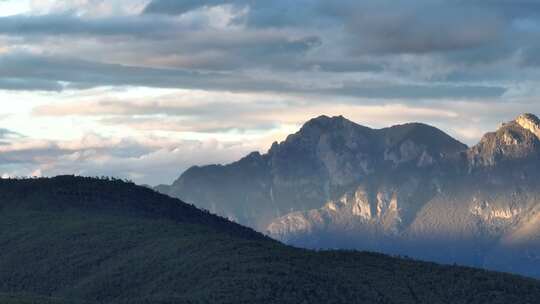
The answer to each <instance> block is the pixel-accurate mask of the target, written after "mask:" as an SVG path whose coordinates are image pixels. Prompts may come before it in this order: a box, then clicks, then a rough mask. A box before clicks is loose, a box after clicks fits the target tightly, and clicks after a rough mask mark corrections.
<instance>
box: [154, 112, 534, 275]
mask: <svg viewBox="0 0 540 304" xmlns="http://www.w3.org/2000/svg"><path fill="white" fill-rule="evenodd" d="M539 134H540V120H539V119H538V118H537V117H536V116H534V115H532V114H523V115H520V116H519V117H517V118H516V119H514V120H512V121H510V122H507V123H504V124H502V125H501V126H500V128H499V129H498V130H496V131H495V132H490V133H487V134H486V135H484V136H483V137H482V139H481V141H480V142H479V143H478V144H477V145H475V146H473V147H471V148H468V147H467V146H465V145H464V144H462V143H460V142H459V141H457V140H455V139H453V138H452V137H450V136H448V135H447V134H445V133H444V132H442V131H441V130H439V129H437V128H434V127H431V126H428V125H425V124H421V123H409V124H403V125H397V126H393V127H389V128H383V129H372V128H368V127H364V126H361V125H358V124H356V123H354V122H351V121H349V120H347V119H345V118H343V117H342V116H338V117H327V116H320V117H317V118H315V119H312V120H310V121H308V122H307V123H306V124H305V125H304V126H302V128H301V129H300V130H299V131H298V132H297V133H295V134H292V135H289V136H288V137H287V138H286V140H285V141H283V142H281V143H274V144H273V145H272V147H271V149H270V150H269V151H268V153H266V154H262V155H261V154H259V153H253V154H250V155H249V156H248V157H246V158H244V159H242V160H240V161H238V162H235V163H232V164H229V165H225V166H205V167H194V168H191V169H189V170H187V171H186V172H185V173H184V174H182V176H181V177H180V178H179V179H178V180H177V181H175V182H174V184H173V185H172V186H167V187H163V188H161V190H162V191H164V192H165V193H167V194H169V195H173V196H177V197H180V198H182V199H184V200H186V201H189V202H193V203H195V204H196V205H197V206H199V207H202V208H206V209H209V210H211V211H212V212H216V213H218V214H221V215H223V216H226V217H228V218H230V219H233V220H235V221H237V222H239V223H243V224H245V225H248V226H250V227H253V228H255V229H257V230H259V231H262V232H265V233H267V234H268V235H270V236H272V237H273V238H276V239H279V240H282V241H284V242H286V243H289V244H293V245H296V246H300V247H307V248H348V249H363V250H373V251H380V252H385V253H391V254H402V255H409V256H412V257H416V258H422V259H427V260H432V261H437V262H444V263H460V264H465V265H472V266H480V267H487V268H490V269H497V270H504V271H511V272H516V273H522V274H527V275H532V276H536V277H540V267H539V266H538V265H539V264H538V261H539V259H540V258H539V257H540V216H539V214H540V159H539V157H540V139H539V137H538V136H539ZM510 256H511V257H513V258H512V259H511V260H509V258H508V257H510Z"/></svg>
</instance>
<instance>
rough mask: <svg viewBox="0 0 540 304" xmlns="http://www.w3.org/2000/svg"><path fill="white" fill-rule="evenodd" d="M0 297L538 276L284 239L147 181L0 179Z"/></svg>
mask: <svg viewBox="0 0 540 304" xmlns="http://www.w3.org/2000/svg"><path fill="white" fill-rule="evenodd" d="M0 244H2V250H1V251H0V303H6V304H30V303H32V304H33V303H39V304H42V303H50V304H94V303H95V304H97V303H100V304H116V303H129V304H133V303H135V304H138V303H140V304H143V303H144V304H166V303H246V304H247V303H250V304H251V303H265V304H266V303H280V304H281V303H291V304H293V303H294V304H296V303H315V304H317V303H321V304H322V303H404V304H408V303H426V304H427V303H472V304H475V303H487V302H486V301H489V303H495V304H497V303H500V304H504V303H516V304H520V303H523V304H526V303H536V302H537V301H538V299H540V282H539V281H537V280H534V279H528V278H523V277H519V276H514V275H509V274H503V273H495V272H488V271H484V270H479V269H472V268H465V267H457V266H440V265H435V264H432V263H426V262H418V261H413V260H410V259H402V258H395V257H389V256H384V255H381V254H375V253H366V252H346V251H324V252H315V251H309V250H304V249H298V248H293V247H289V246H286V245H284V244H281V243H279V242H276V241H274V240H271V239H270V238H268V237H266V236H264V235H262V234H260V233H257V232H255V231H253V230H251V229H249V228H245V227H242V226H240V225H238V224H235V223H232V222H229V221H227V220H226V219H223V218H220V217H217V216H214V215H212V214H209V213H207V212H204V211H201V210H198V209H196V208H195V207H193V206H191V205H187V204H185V203H183V202H182V201H180V200H177V199H173V198H170V197H167V196H165V195H162V194H159V193H157V192H155V191H153V190H151V189H148V188H144V187H140V186H135V185H134V184H132V183H126V182H123V181H119V180H103V179H93V178H81V177H73V176H61V177H56V178H52V179H32V180H3V179H2V180H0Z"/></svg>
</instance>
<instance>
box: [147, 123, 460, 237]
mask: <svg viewBox="0 0 540 304" xmlns="http://www.w3.org/2000/svg"><path fill="white" fill-rule="evenodd" d="M466 148H467V147H466V146H465V145H464V144H462V143H460V142H458V141H456V140H454V139H452V138H451V137H450V136H448V135H446V134H445V133H443V132H442V131H440V130H438V129H436V128H433V127H430V126H427V125H424V124H417V123H415V124H406V125H400V126H394V127H391V128H385V129H380V130H375V129H370V128H367V127H363V126H360V125H358V124H355V123H353V122H351V121H349V120H347V119H345V118H343V117H342V116H339V117H327V116H321V117H318V118H315V119H312V120H310V121H309V122H307V123H306V124H305V125H304V126H303V127H302V128H301V130H300V131H299V132H298V133H296V134H292V135H290V136H288V137H287V139H286V140H285V141H283V142H281V143H279V144H278V143H274V144H273V145H272V147H271V148H270V150H269V151H268V153H266V154H264V155H261V154H259V153H258V152H254V153H251V154H250V155H248V156H246V157H245V158H243V159H241V160H239V161H238V162H235V163H232V164H229V165H225V166H222V165H212V166H204V167H192V168H190V169H188V170H187V171H186V172H184V173H183V174H182V176H180V178H179V179H178V180H176V181H175V182H174V183H173V184H172V185H171V186H163V185H162V186H159V187H158V188H156V189H157V190H158V191H160V192H162V193H165V194H168V195H171V196H174V197H178V198H180V199H182V200H185V201H188V202H193V203H194V204H195V205H196V206H197V207H200V208H204V209H207V210H210V211H211V212H214V213H217V214H220V215H223V216H225V217H228V218H230V219H233V220H235V221H236V222H238V223H240V224H243V225H248V226H250V227H254V228H256V229H258V230H260V231H264V229H266V227H267V226H268V225H269V224H270V223H271V222H272V220H273V219H274V218H276V217H279V216H282V215H285V214H287V213H290V212H294V211H301V210H309V209H313V208H318V207H320V206H322V205H323V204H324V203H325V202H327V201H329V200H333V199H337V198H339V197H341V196H342V195H343V194H345V193H346V192H347V191H349V190H350V189H351V188H353V187H356V186H357V185H358V183H359V182H362V181H364V180H365V179H366V178H367V177H368V176H372V175H373V174H379V173H380V172H391V171H395V169H396V168H402V167H415V168H418V169H420V170H422V169H424V168H426V170H431V168H432V167H436V166H437V165H438V164H439V163H440V161H441V159H443V157H444V155H446V154H452V153H456V152H458V151H464V150H465V149H466Z"/></svg>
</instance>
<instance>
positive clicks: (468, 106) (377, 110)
mask: <svg viewBox="0 0 540 304" xmlns="http://www.w3.org/2000/svg"><path fill="white" fill-rule="evenodd" d="M539 80H540V1H532V0H406V1H389V0H333V1H325V0H296V1H286V0H273V1H263V0H261V1H257V0H107V1H105V0H71V1H69V0H0V176H2V177H4V178H6V177H17V176H54V175H58V174H78V175H87V176H115V177H120V178H126V179H130V180H133V181H134V182H136V183H140V184H150V185H157V184H160V183H171V182H172V181H173V180H174V179H176V178H177V177H178V176H179V175H180V174H181V173H182V172H183V171H184V170H185V169H187V168H188V167H190V166H192V165H204V164H211V163H227V162H231V161H234V160H237V159H239V158H240V157H242V156H243V155H245V154H248V153H249V152H251V151H260V152H265V151H266V150H267V149H268V148H269V147H270V145H271V144H272V142H274V141H281V140H283V139H284V138H285V137H286V136H287V134H290V133H293V132H295V131H296V130H298V128H299V127H300V126H301V125H302V124H303V123H304V122H305V121H307V120H309V119H310V118H313V117H316V116H319V115H323V114H324V115H344V116H345V117H346V118H348V119H350V120H352V121H354V122H356V123H359V124H362V125H366V126H370V127H373V128H381V127H386V126H390V125H395V124H399V123H405V122H412V121H417V122H424V123H428V124H431V125H434V126H436V127H438V128H440V129H442V130H443V131H445V132H447V133H448V134H450V135H452V136H454V137H455V138H457V139H459V140H461V141H462V142H464V143H466V144H468V145H474V144H475V143H476V142H477V141H478V140H479V139H480V138H481V136H482V135H483V134H484V133H485V132H488V131H492V130H494V129H496V128H497V127H498V125H499V124H500V123H501V122H504V121H509V120H512V119H513V118H514V117H515V116H517V115H518V114H520V113H524V112H531V113H535V114H540V103H539V102H538V100H539V97H540V86H539V85H538V84H539Z"/></svg>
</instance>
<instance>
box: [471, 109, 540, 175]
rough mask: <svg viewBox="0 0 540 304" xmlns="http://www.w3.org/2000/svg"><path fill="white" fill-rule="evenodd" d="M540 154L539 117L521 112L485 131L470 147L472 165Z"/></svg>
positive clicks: (486, 164)
mask: <svg viewBox="0 0 540 304" xmlns="http://www.w3.org/2000/svg"><path fill="white" fill-rule="evenodd" d="M539 154H540V119H538V117H536V116H535V115H533V114H522V115H520V116H518V117H517V118H516V119H515V120H512V121H510V122H507V123H503V124H502V125H501V126H500V127H499V129H498V130H497V131H495V132H491V133H487V134H485V135H484V136H483V137H482V140H480V142H479V143H478V144H477V145H476V146H474V147H473V148H471V150H470V151H469V157H470V160H471V164H472V166H473V167H478V166H493V165H495V164H496V163H498V162H500V161H504V160H515V159H525V158H530V157H532V156H538V155H539Z"/></svg>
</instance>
